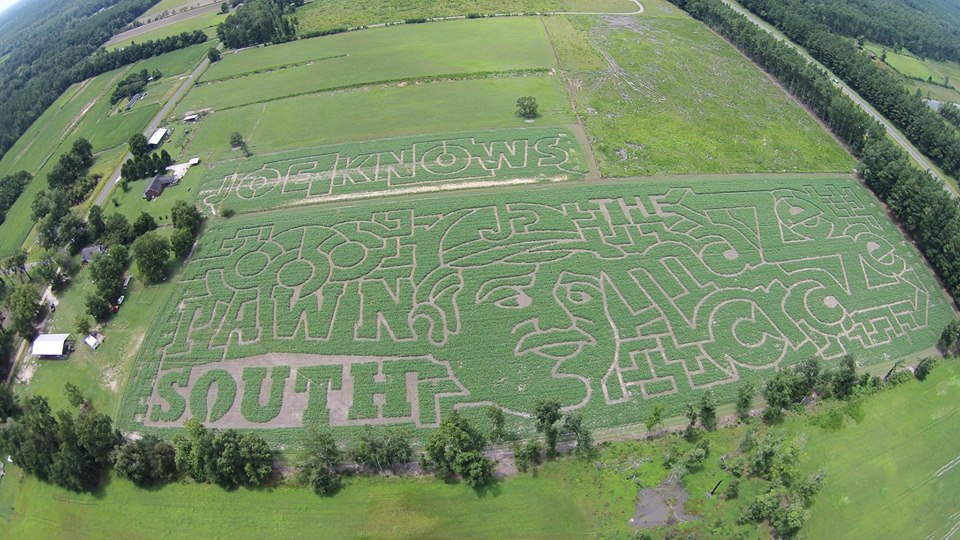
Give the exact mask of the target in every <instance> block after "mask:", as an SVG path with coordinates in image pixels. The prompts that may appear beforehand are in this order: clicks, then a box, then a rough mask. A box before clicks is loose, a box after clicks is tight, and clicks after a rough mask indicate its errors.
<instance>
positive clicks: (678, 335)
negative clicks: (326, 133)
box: [120, 177, 952, 440]
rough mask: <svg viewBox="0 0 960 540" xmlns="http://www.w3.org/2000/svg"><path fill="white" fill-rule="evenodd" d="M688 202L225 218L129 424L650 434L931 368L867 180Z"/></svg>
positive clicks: (924, 286)
mask: <svg viewBox="0 0 960 540" xmlns="http://www.w3.org/2000/svg"><path fill="white" fill-rule="evenodd" d="M675 185H676V182H674V181H652V180H651V181H646V182H644V183H642V184H605V183H601V184H592V185H591V187H589V188H588V187H586V186H578V187H573V186H567V187H563V186H560V185H556V186H543V187H540V188H539V189H536V190H532V189H530V188H526V189H523V190H503V191H502V192H497V193H484V194H469V195H463V196H449V195H448V196H445V197H440V196H431V197H429V198H426V199H423V200H420V201H417V202H416V203H415V204H414V203H413V202H412V201H408V200H406V199H401V200H397V201H391V202H384V201H382V200H381V201H379V202H378V203H376V204H375V205H374V204H360V205H355V206H346V205H342V204H341V205H338V206H336V207H334V208H335V209H334V208H331V209H330V210H329V211H325V209H324V207H311V208H309V209H303V210H298V211H285V212H282V213H279V212H278V213H268V214H256V215H253V216H249V217H239V218H234V219H232V220H229V221H219V222H217V224H216V225H215V226H213V227H212V228H211V229H210V230H208V232H207V233H206V234H205V235H204V237H203V239H202V241H201V243H200V245H199V246H198V248H197V250H196V252H195V254H194V257H193V259H192V260H191V262H190V263H189V265H188V266H187V267H186V269H185V270H184V272H183V275H182V276H181V280H180V283H179V286H178V293H177V294H175V295H173V296H171V297H169V298H167V299H166V300H165V304H164V305H165V306H166V307H164V308H163V309H162V310H161V311H160V313H161V315H160V316H159V319H158V321H157V322H156V323H155V324H153V325H151V333H150V335H149V336H148V337H147V339H146V341H145V345H144V347H143V348H142V350H141V353H140V357H139V360H138V363H137V367H136V368H135V370H134V372H135V377H134V379H133V382H131V385H130V386H129V387H128V393H127V395H126V396H125V398H124V403H123V406H122V409H121V417H120V421H121V425H122V426H124V427H125V428H126V429H140V426H142V425H143V424H146V425H147V426H150V427H153V428H165V427H173V426H177V425H179V424H180V423H182V422H183V420H184V419H185V418H186V417H188V416H189V415H194V416H198V417H200V418H203V419H206V420H208V421H209V422H211V423H212V424H213V425H231V426H236V427H251V428H253V427H266V428H277V429H275V430H271V431H270V432H269V433H272V435H273V436H274V437H275V438H274V440H289V438H290V437H291V436H292V435H293V434H295V433H296V429H295V428H297V427H299V426H301V425H303V424H305V423H306V424H309V423H314V422H317V423H320V424H324V425H326V424H329V425H331V426H333V427H337V428H346V429H351V428H353V427H355V426H360V425H364V424H371V423H373V424H380V423H386V424H389V423H402V424H408V425H415V426H418V427H429V426H433V425H436V424H437V422H438V419H439V415H440V413H441V411H448V410H450V408H451V407H452V406H454V404H457V406H459V407H462V406H467V407H469V406H471V405H478V404H483V403H489V402H494V403H497V404H499V405H501V406H502V407H504V408H505V409H506V410H508V411H513V412H515V413H517V414H518V415H522V414H526V413H529V411H530V410H531V409H532V407H533V405H534V403H535V402H536V401H537V400H538V399H541V398H543V397H544V396H547V395H549V396H551V397H556V398H558V399H561V401H562V403H563V405H564V406H565V407H567V408H569V409H571V410H573V409H579V410H582V411H583V413H584V415H585V417H586V419H587V421H588V422H589V423H590V424H591V425H594V426H611V425H617V424H623V423H636V422H638V421H639V420H641V419H642V418H643V415H644V414H645V410H646V409H647V408H648V406H649V403H652V402H654V401H661V402H662V403H664V404H665V405H667V407H668V411H669V412H670V413H672V414H679V413H680V412H681V407H682V405H683V403H684V402H686V401H688V400H692V399H694V398H695V396H697V395H698V394H699V393H700V392H702V391H704V390H706V389H708V388H709V389H712V390H714V391H715V392H716V394H717V396H718V399H720V400H721V401H730V400H732V398H733V395H734V392H735V388H736V386H737V384H736V383H737V382H738V381H740V380H750V379H756V378H762V377H766V376H768V375H770V374H771V373H772V371H773V369H774V368H776V367H777V366H780V365H789V364H791V363H793V362H796V361H799V360H800V359H803V358H807V357H809V356H812V355H820V356H823V357H825V358H827V359H833V360H836V359H839V358H840V357H842V356H843V355H844V354H846V353H853V354H856V355H857V356H858V358H859V359H860V362H861V364H862V365H869V364H874V363H879V362H884V361H886V360H888V359H889V358H896V357H900V356H906V355H911V354H915V353H917V352H920V351H924V350H927V349H929V348H930V347H931V346H932V345H933V344H934V343H935V342H936V340H937V338H938V336H939V332H940V330H941V329H942V328H943V326H944V325H945V323H946V322H947V321H948V320H949V318H950V317H951V316H952V311H951V309H950V307H949V305H948V304H947V302H946V301H945V297H944V296H943V294H942V292H940V291H939V290H938V289H937V288H936V285H935V283H934V281H933V279H932V276H931V275H930V274H929V272H928V270H927V269H926V268H925V267H924V266H923V265H922V263H921V262H920V260H919V259H918V257H917V255H916V254H915V252H914V251H913V250H912V249H911V248H909V247H907V244H906V242H905V240H904V239H903V237H902V236H901V235H900V233H899V232H898V231H897V230H896V229H895V228H894V227H893V226H892V225H891V224H890V223H889V221H887V220H886V218H885V216H884V215H883V213H882V211H881V209H880V208H878V207H877V206H876V205H875V203H874V202H873V200H872V199H871V198H870V196H869V195H868V193H867V192H866V190H865V188H863V187H861V186H860V185H859V184H856V183H853V182H851V181H850V180H847V179H843V178H833V179H824V178H819V177H798V178H793V179H790V178H778V179H763V178H750V179H744V180H741V181H729V180H728V181H723V180H720V179H713V180H709V181H701V182H697V181H689V182H684V185H690V186H692V187H684V188H678V187H673V186H675ZM268 224H269V225H268ZM864 291H869V293H868V294H864ZM214 299H216V301H214ZM531 306H534V308H533V310H531V309H528V308H530V307H531ZM481 329H482V330H481ZM506 359H510V360H506ZM263 367H270V368H272V369H271V373H272V375H271V381H274V382H271V383H270V384H271V387H272V388H273V390H272V391H271V392H269V393H270V394H271V395H272V396H273V397H271V401H272V402H273V403H274V404H275V405H276V407H275V408H274V409H275V413H274V414H273V415H272V416H269V417H268V418H266V419H264V418H263V417H259V416H257V417H251V416H248V415H246V413H243V414H241V413H240V411H237V410H236V409H235V407H234V405H235V403H238V401H237V400H239V396H240V395H241V394H244V393H246V392H257V395H259V392H260V386H249V385H245V384H241V383H240V381H241V374H243V373H246V371H247V370H250V369H254V370H255V371H256V370H257V369H261V368H263ZM414 373H415V374H416V376H414V375H413V374H414ZM409 377H413V378H412V379H411V378H409ZM261 379H262V378H261ZM283 381H285V382H283ZM404 381H407V382H406V383H405V382H404ZM411 381H412V382H411ZM261 382H262V380H261ZM328 382H329V385H330V386H329V395H328V394H327V392H328V391H327V390H326V388H327V385H328ZM411 385H412V386H411ZM211 386H215V387H216V388H218V390H217V391H216V392H214V393H212V394H211V396H216V398H215V399H214V398H212V397H211V400H210V402H209V403H208V402H207V394H208V390H209V389H210V388H211ZM377 396H380V397H377ZM328 400H329V401H328ZM338 403H339V404H341V405H337V404H338ZM411 403H412V405H411ZM343 404H346V405H343ZM188 405H189V409H188ZM281 405H282V406H281ZM188 410H189V412H188ZM135 419H136V420H135Z"/></svg>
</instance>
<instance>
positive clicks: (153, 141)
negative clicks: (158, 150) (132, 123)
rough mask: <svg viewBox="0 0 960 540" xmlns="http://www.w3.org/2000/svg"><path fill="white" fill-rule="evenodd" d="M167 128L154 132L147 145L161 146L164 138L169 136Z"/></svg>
mask: <svg viewBox="0 0 960 540" xmlns="http://www.w3.org/2000/svg"><path fill="white" fill-rule="evenodd" d="M167 133H168V131H167V128H160V129H158V130H156V131H154V132H153V135H151V136H150V139H148V140H147V146H150V147H153V148H155V147H157V146H160V143H162V142H163V139H165V138H166V137H167Z"/></svg>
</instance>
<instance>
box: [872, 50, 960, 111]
mask: <svg viewBox="0 0 960 540" xmlns="http://www.w3.org/2000/svg"><path fill="white" fill-rule="evenodd" d="M864 48H866V49H867V50H869V51H871V52H873V53H874V54H875V55H876V56H877V59H878V60H879V59H880V58H881V55H882V54H884V53H886V61H885V62H884V63H885V64H886V65H888V66H890V67H891V68H892V69H893V70H894V71H896V72H897V73H900V74H901V75H903V76H904V77H907V78H908V80H905V81H904V85H905V86H907V87H908V88H909V89H910V90H911V91H915V90H916V89H917V88H919V89H920V92H921V94H922V95H923V96H924V97H927V95H928V94H929V97H930V99H936V100H940V101H952V102H954V103H960V66H958V65H957V64H956V63H953V62H940V61H937V60H930V59H926V60H924V59H921V58H917V57H916V56H914V55H913V54H912V53H910V52H909V51H906V50H901V51H897V52H894V51H889V50H886V48H884V47H882V46H880V45H877V44H875V43H867V44H865V45H864ZM944 83H946V87H945V86H943V84H944Z"/></svg>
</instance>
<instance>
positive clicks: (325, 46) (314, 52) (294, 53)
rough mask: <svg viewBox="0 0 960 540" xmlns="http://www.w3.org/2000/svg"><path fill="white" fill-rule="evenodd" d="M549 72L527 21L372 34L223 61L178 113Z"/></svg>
mask: <svg viewBox="0 0 960 540" xmlns="http://www.w3.org/2000/svg"><path fill="white" fill-rule="evenodd" d="M478 43H484V44H485V45H484V46H483V47H480V48H478V47H476V44H478ZM554 64H555V61H554V57H553V53H552V52H551V50H550V43H549V42H548V41H547V39H546V34H545V33H544V31H543V26H542V25H541V24H540V22H539V21H538V20H537V19H535V18H531V17H524V18H509V19H489V20H482V21H451V22H447V23H443V24H432V25H403V26H396V27H390V28H377V29H372V30H367V31H363V32H351V33H347V34H341V35H336V36H330V37H325V38H320V39H308V40H301V41H296V42H293V43H288V44H283V45H274V46H271V47H265V48H258V49H247V50H243V51H240V52H238V53H235V54H227V55H225V56H224V58H223V60H221V61H220V62H218V63H216V64H214V65H213V66H211V68H210V69H209V70H208V71H207V73H205V74H204V77H203V79H202V80H201V83H200V84H198V86H197V87H196V88H194V89H192V90H191V91H190V94H189V95H188V96H187V98H186V99H184V101H183V103H182V104H181V105H180V106H179V107H178V110H179V111H181V112H185V111H189V110H197V109H202V108H207V107H210V108H215V109H217V110H222V109H229V108H233V107H237V106H241V105H245V104H249V103H261V102H266V101H271V100H275V99H278V98H282V97H286V96H291V95H299V94H307V93H312V92H317V91H320V90H327V89H331V88H342V87H349V86H354V85H359V84H368V83H377V82H380V81H396V80H399V79H416V78H423V77H438V76H445V75H447V76H449V75H457V76H464V75H468V74H477V73H487V72H504V71H522V70H533V69H538V70H549V69H550V68H552V67H554ZM223 79H228V80H223Z"/></svg>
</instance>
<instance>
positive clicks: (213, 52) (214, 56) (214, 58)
mask: <svg viewBox="0 0 960 540" xmlns="http://www.w3.org/2000/svg"><path fill="white" fill-rule="evenodd" d="M224 5H226V4H224ZM207 58H209V59H210V61H211V62H219V61H220V51H219V50H217V48H216V47H210V50H209V51H207Z"/></svg>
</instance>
